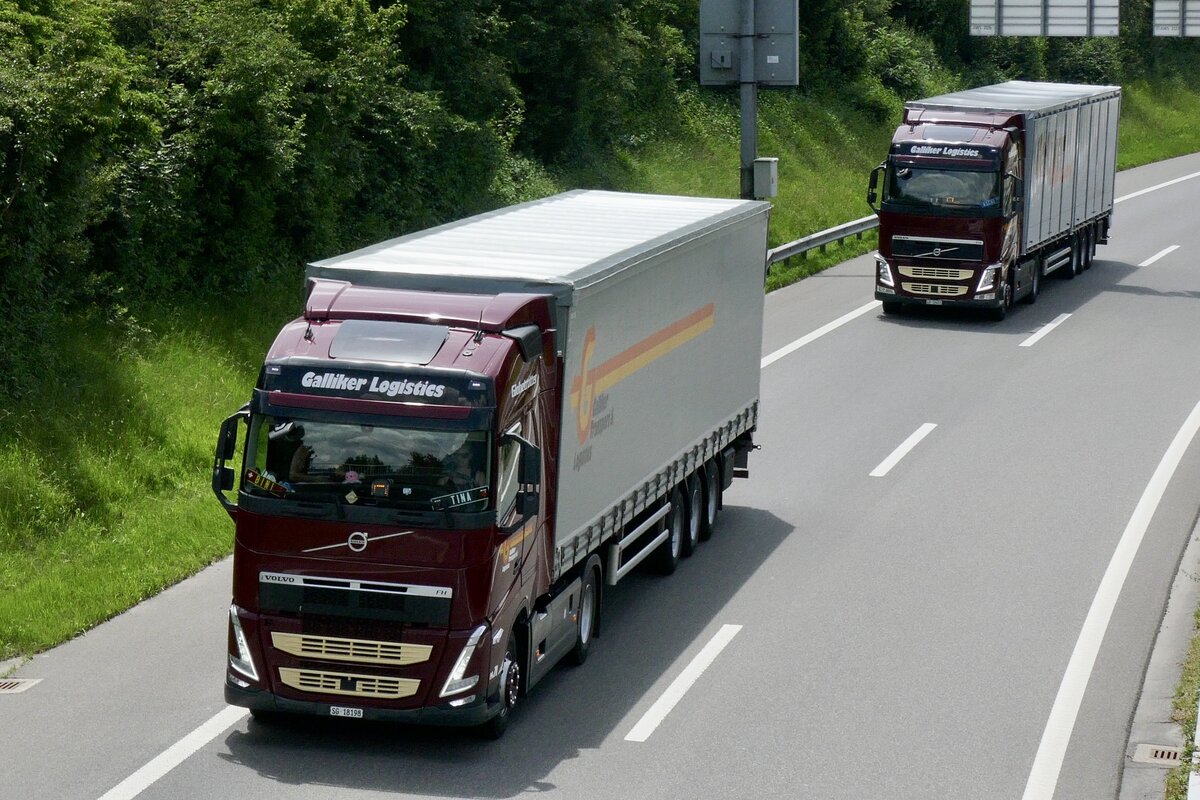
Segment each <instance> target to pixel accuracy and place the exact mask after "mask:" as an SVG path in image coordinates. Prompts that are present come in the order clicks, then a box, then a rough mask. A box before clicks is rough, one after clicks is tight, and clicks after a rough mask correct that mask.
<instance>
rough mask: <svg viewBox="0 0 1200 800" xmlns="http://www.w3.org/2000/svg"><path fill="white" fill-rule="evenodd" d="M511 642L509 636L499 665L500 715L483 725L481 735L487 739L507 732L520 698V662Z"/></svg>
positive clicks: (511, 637) (511, 638) (511, 639)
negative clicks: (502, 659)
mask: <svg viewBox="0 0 1200 800" xmlns="http://www.w3.org/2000/svg"><path fill="white" fill-rule="evenodd" d="M513 641H514V637H513V636H512V635H511V634H510V635H509V637H508V644H507V645H505V648H504V661H502V662H501V665H500V713H499V714H497V715H496V716H494V717H492V718H491V719H490V720H488V721H487V722H485V723H484V724H483V735H484V736H486V737H487V738H489V739H499V738H500V737H501V736H503V735H504V732H505V731H506V730H508V723H509V722H510V721H511V720H512V715H513V711H514V710H515V709H516V707H517V701H518V700H519V699H520V697H521V660H520V659H519V658H517V648H516V646H515V645H514V644H513Z"/></svg>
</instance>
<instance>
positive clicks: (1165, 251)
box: [1138, 244, 1179, 267]
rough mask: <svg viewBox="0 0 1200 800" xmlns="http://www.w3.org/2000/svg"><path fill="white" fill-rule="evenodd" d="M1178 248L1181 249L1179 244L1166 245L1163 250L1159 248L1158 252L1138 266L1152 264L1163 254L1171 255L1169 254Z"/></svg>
mask: <svg viewBox="0 0 1200 800" xmlns="http://www.w3.org/2000/svg"><path fill="white" fill-rule="evenodd" d="M1178 249H1179V245H1177V244H1173V245H1171V246H1170V247H1164V248H1163V249H1162V250H1159V251H1158V252H1157V253H1155V254H1154V255H1152V256H1150V257H1149V258H1147V259H1146V260H1145V261H1143V262H1142V263H1140V264H1138V266H1139V267H1148V266H1150V265H1151V264H1153V263H1154V262H1155V261H1158V260H1159V259H1160V258H1162V257H1163V256H1169V255H1171V253H1174V252H1175V251H1176V250H1178Z"/></svg>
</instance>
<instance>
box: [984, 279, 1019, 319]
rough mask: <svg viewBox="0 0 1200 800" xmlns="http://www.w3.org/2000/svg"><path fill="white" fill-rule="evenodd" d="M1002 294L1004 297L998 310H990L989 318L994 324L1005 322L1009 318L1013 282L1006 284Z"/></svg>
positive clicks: (1009, 281) (1008, 281) (1006, 282)
mask: <svg viewBox="0 0 1200 800" xmlns="http://www.w3.org/2000/svg"><path fill="white" fill-rule="evenodd" d="M1001 292H1002V294H1003V297H1002V298H1001V300H1000V305H999V306H998V307H997V308H991V309H988V318H989V319H991V320H992V321H994V322H1003V321H1004V318H1005V317H1006V316H1008V309H1009V308H1011V307H1012V298H1013V290H1012V281H1011V280H1007V281H1005V282H1004V285H1003V289H1001Z"/></svg>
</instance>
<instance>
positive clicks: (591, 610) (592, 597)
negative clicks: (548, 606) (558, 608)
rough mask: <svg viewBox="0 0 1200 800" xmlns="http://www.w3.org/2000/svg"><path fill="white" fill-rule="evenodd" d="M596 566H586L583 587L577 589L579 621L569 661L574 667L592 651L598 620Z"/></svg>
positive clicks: (598, 591) (597, 577) (598, 596)
mask: <svg viewBox="0 0 1200 800" xmlns="http://www.w3.org/2000/svg"><path fill="white" fill-rule="evenodd" d="M598 564H599V562H596V564H595V565H593V564H588V566H587V568H586V569H585V570H584V571H583V585H582V586H581V587H580V588H579V621H578V623H577V626H576V629H575V647H574V648H572V650H571V653H570V661H571V663H572V664H575V665H576V666H578V665H580V664H582V663H583V662H585V661H587V657H588V653H589V652H591V650H592V639H594V638H596V631H597V627H598V626H597V624H596V623H597V622H598V621H599V620H600V581H599V573H598V572H597V570H598V569H599V567H598Z"/></svg>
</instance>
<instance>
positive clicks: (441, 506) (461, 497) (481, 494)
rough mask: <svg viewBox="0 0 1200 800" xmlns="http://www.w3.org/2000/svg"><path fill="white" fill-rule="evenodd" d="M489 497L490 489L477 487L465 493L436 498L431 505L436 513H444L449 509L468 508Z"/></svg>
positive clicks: (454, 493)
mask: <svg viewBox="0 0 1200 800" xmlns="http://www.w3.org/2000/svg"><path fill="white" fill-rule="evenodd" d="M487 496H488V487H486V486H476V487H475V488H474V489H467V490H466V491H463V492H453V493H451V494H444V495H442V496H440V497H435V498H433V499H432V500H430V501H429V504H430V505H431V506H433V508H434V510H436V511H444V510H446V509H449V508H458V507H459V506H466V505H470V504H471V503H475V502H478V501H480V500H486V499H487Z"/></svg>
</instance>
